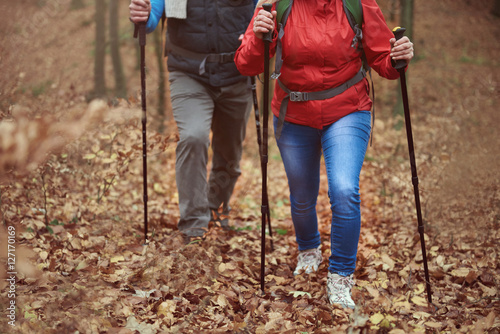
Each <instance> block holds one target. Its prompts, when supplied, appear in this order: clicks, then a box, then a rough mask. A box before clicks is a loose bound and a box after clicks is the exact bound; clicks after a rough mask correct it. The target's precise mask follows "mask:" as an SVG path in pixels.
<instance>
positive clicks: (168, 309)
mask: <svg viewBox="0 0 500 334" xmlns="http://www.w3.org/2000/svg"><path fill="white" fill-rule="evenodd" d="M176 306H177V303H176V302H175V300H166V301H164V302H163V303H161V304H160V306H158V315H162V314H163V315H164V316H165V317H166V318H167V319H168V318H171V317H172V313H174V312H175V308H176Z"/></svg>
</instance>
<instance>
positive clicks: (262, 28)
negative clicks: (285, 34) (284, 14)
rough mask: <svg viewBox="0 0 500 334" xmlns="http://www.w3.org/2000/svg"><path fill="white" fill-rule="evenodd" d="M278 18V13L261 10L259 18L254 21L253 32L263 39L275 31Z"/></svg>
mask: <svg viewBox="0 0 500 334" xmlns="http://www.w3.org/2000/svg"><path fill="white" fill-rule="evenodd" d="M275 17H276V11H275V10H273V11H272V12H268V11H267V10H264V9H261V10H260V11H259V12H258V13H257V16H255V18H254V20H253V32H254V34H255V36H256V37H257V38H259V39H262V37H263V36H264V34H265V33H267V32H269V31H273V30H274V18H275Z"/></svg>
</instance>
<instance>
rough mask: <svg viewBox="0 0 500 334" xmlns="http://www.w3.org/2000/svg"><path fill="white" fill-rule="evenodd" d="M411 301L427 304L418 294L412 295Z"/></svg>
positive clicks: (421, 304) (422, 304) (416, 303)
mask: <svg viewBox="0 0 500 334" xmlns="http://www.w3.org/2000/svg"><path fill="white" fill-rule="evenodd" d="M411 301H412V302H413V304H415V305H418V306H427V300H426V299H425V298H422V297H419V296H414V297H412V299H411Z"/></svg>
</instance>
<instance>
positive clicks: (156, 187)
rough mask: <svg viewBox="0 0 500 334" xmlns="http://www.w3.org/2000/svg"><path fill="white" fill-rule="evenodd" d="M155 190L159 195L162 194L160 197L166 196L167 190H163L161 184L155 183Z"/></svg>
mask: <svg viewBox="0 0 500 334" xmlns="http://www.w3.org/2000/svg"><path fill="white" fill-rule="evenodd" d="M153 190H154V191H155V192H156V193H157V194H160V195H163V194H166V193H167V192H166V191H165V189H163V187H162V186H161V185H160V184H159V183H154V184H153Z"/></svg>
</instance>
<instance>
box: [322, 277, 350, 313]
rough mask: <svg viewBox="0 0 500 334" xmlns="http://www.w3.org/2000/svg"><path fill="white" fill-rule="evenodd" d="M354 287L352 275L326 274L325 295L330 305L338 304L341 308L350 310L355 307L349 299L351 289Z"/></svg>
mask: <svg viewBox="0 0 500 334" xmlns="http://www.w3.org/2000/svg"><path fill="white" fill-rule="evenodd" d="M353 286H354V279H353V275H352V274H351V275H349V276H340V275H338V274H332V273H330V272H329V273H328V279H327V281H326V293H327V295H328V301H329V302H330V304H339V305H340V306H342V307H343V308H352V309H354V307H355V306H356V304H354V301H353V300H352V297H351V289H352V287H353Z"/></svg>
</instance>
